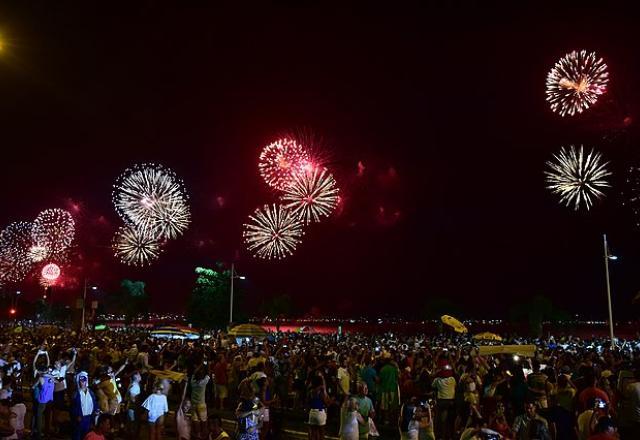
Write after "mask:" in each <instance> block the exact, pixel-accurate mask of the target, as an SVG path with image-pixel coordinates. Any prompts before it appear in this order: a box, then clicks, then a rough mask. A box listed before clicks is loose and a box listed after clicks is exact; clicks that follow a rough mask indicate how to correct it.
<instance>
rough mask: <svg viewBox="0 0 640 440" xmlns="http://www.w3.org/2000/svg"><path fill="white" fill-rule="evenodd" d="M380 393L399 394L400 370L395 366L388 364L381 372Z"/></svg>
mask: <svg viewBox="0 0 640 440" xmlns="http://www.w3.org/2000/svg"><path fill="white" fill-rule="evenodd" d="M380 391H381V392H383V393H397V392H398V369H397V368H396V366H395V365H393V364H387V365H385V366H384V367H382V369H381V370H380Z"/></svg>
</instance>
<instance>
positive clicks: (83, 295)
mask: <svg viewBox="0 0 640 440" xmlns="http://www.w3.org/2000/svg"><path fill="white" fill-rule="evenodd" d="M88 281H89V280H87V279H86V278H85V279H84V289H82V321H81V323H80V333H82V332H84V325H85V324H84V314H85V306H86V305H87V283H88ZM91 290H98V288H97V287H96V286H91Z"/></svg>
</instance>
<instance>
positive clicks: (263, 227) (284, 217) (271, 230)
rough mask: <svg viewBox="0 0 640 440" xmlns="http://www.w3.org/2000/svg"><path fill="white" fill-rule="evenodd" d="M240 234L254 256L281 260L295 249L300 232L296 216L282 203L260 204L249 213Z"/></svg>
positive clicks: (299, 224) (298, 241) (299, 223)
mask: <svg viewBox="0 0 640 440" xmlns="http://www.w3.org/2000/svg"><path fill="white" fill-rule="evenodd" d="M249 221H250V223H247V224H245V225H244V232H243V237H244V241H245V243H246V244H247V248H248V249H249V251H251V252H253V254H254V256H255V257H257V258H262V259H266V260H271V259H282V258H285V257H287V256H289V255H291V254H293V252H294V251H295V249H296V247H297V245H298V244H299V243H300V241H301V239H302V235H303V230H302V223H301V222H300V220H299V218H298V216H297V215H295V214H294V213H293V212H292V211H291V210H289V209H287V208H285V207H283V206H282V205H271V206H269V205H264V207H263V208H258V209H256V211H255V212H254V213H253V215H250V216H249Z"/></svg>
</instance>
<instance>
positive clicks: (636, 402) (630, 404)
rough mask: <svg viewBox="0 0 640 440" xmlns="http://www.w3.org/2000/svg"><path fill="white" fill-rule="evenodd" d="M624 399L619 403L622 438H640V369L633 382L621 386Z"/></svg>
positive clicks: (634, 374) (635, 373)
mask: <svg viewBox="0 0 640 440" xmlns="http://www.w3.org/2000/svg"><path fill="white" fill-rule="evenodd" d="M621 391H622V393H621V394H622V396H621V397H622V398H621V399H620V402H619V417H618V423H619V429H620V436H621V437H622V438H623V439H625V438H640V368H637V369H636V370H634V372H633V381H632V382H630V383H627V384H626V385H622V384H621Z"/></svg>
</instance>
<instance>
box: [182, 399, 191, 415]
mask: <svg viewBox="0 0 640 440" xmlns="http://www.w3.org/2000/svg"><path fill="white" fill-rule="evenodd" d="M190 410H191V400H189V399H184V401H183V402H182V411H183V412H184V413H188V412H189V411H190Z"/></svg>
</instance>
